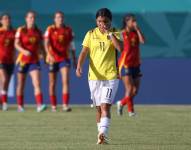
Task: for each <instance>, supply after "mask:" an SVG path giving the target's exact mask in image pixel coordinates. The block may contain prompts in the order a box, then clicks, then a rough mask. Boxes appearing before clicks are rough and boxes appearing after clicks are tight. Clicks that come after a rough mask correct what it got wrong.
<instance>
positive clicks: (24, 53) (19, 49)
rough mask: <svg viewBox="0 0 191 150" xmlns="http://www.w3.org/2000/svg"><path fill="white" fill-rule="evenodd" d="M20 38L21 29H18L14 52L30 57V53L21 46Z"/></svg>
mask: <svg viewBox="0 0 191 150" xmlns="http://www.w3.org/2000/svg"><path fill="white" fill-rule="evenodd" d="M20 37H21V28H19V29H18V30H17V32H16V34H15V41H14V46H15V48H16V50H17V51H19V52H20V53H22V54H23V55H25V56H30V55H31V53H30V52H29V51H28V50H26V49H24V48H23V47H22V46H21V42H20Z"/></svg>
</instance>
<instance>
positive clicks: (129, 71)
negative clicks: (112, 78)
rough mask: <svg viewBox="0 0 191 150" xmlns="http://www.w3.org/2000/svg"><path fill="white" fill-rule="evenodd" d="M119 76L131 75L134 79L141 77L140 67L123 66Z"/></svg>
mask: <svg viewBox="0 0 191 150" xmlns="http://www.w3.org/2000/svg"><path fill="white" fill-rule="evenodd" d="M121 76H132V77H133V78H134V79H135V78H138V77H141V76H142V73H141V69H140V67H129V68H125V67H123V68H122V70H121Z"/></svg>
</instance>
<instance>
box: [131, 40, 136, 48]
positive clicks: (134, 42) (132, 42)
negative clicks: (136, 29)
mask: <svg viewBox="0 0 191 150" xmlns="http://www.w3.org/2000/svg"><path fill="white" fill-rule="evenodd" d="M135 45H136V38H132V39H131V46H135Z"/></svg>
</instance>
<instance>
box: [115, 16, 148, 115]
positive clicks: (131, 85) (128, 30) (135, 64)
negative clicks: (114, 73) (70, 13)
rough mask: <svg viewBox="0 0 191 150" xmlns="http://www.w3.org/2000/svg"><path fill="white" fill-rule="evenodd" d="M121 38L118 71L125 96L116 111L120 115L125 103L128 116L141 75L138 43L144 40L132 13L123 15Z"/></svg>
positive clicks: (132, 107)
mask: <svg viewBox="0 0 191 150" xmlns="http://www.w3.org/2000/svg"><path fill="white" fill-rule="evenodd" d="M122 39H123V46H124V49H123V51H122V54H121V56H120V58H119V70H120V71H119V72H120V73H121V76H122V80H123V83H124V86H125V96H124V98H123V99H122V100H121V101H118V102H117V110H118V111H117V112H118V114H119V115H122V112H123V106H125V105H126V104H127V106H128V113H129V116H130V117H132V116H135V112H134V104H133V98H134V97H135V96H136V95H137V93H138V89H139V85H140V77H141V71H140V64H141V62H140V51H139V43H144V42H145V40H144V37H143V34H142V32H141V31H140V29H139V27H138V26H137V22H136V19H135V16H134V15H133V14H128V15H126V16H125V17H124V20H123V31H122Z"/></svg>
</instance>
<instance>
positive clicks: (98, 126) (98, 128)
mask: <svg viewBox="0 0 191 150" xmlns="http://www.w3.org/2000/svg"><path fill="white" fill-rule="evenodd" d="M99 130H100V122H97V131H98V132H99Z"/></svg>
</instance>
